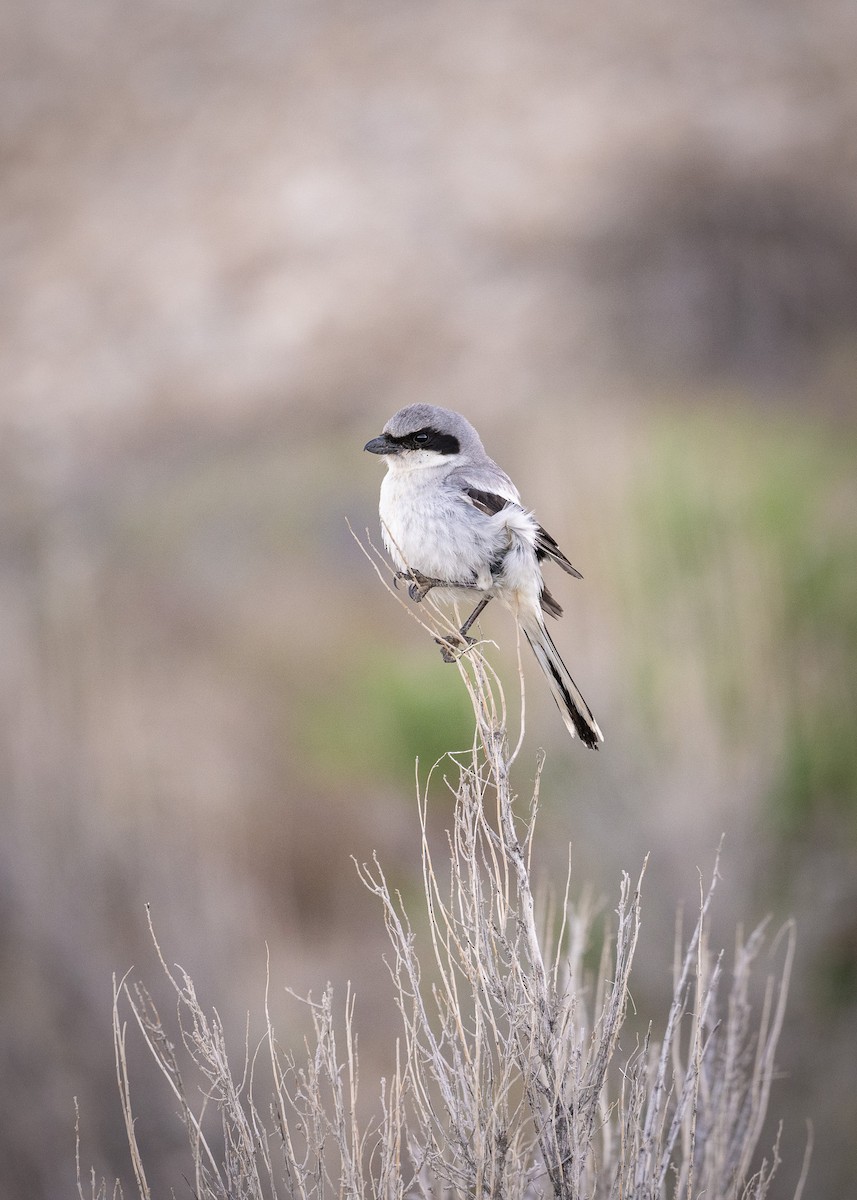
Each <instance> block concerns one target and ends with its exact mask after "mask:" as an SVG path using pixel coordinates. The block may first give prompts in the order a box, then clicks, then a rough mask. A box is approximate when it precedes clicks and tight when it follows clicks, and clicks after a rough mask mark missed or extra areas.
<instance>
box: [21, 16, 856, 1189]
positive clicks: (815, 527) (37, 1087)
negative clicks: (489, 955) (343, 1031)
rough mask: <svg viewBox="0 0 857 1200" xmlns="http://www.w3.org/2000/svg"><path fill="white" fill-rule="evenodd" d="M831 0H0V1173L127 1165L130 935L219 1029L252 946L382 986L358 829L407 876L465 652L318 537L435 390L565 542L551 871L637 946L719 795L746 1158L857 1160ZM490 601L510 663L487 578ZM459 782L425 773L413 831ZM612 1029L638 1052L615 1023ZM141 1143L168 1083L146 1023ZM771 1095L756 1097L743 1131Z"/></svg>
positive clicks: (850, 540) (353, 516)
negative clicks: (785, 1012) (760, 1151)
mask: <svg viewBox="0 0 857 1200" xmlns="http://www.w3.org/2000/svg"><path fill="white" fill-rule="evenodd" d="M855 51H857V8H855V6H854V5H853V4H847V3H841V2H840V0H816V2H815V3H814V4H812V5H811V6H808V5H806V4H799V3H796V2H792V0H778V2H773V0H764V2H762V3H749V2H748V0H744V3H738V2H733V0H725V3H722V4H719V5H716V6H710V5H709V6H704V5H696V6H688V5H687V4H685V3H682V2H681V0H655V2H654V3H650V4H645V5H642V4H638V3H630V2H628V0H606V2H605V3H603V4H600V5H598V6H594V5H578V4H573V3H570V2H569V0H550V2H548V0H526V2H525V0H490V2H489V0H475V2H473V3H469V4H466V5H461V4H456V3H452V2H450V0H438V2H437V3H432V4H426V3H424V2H420V3H417V2H415V0H374V2H372V3H368V2H365V0H350V2H349V3H334V2H332V0H323V2H320V3H309V2H308V0H247V3H242V4H236V3H232V4H229V3H218V2H217V0H209V2H208V3H205V4H203V3H200V2H198V0H178V2H177V0H169V2H167V0H143V2H142V3H137V4H131V3H129V2H126V0H118V2H117V0H110V2H108V0H78V3H76V4H74V5H70V4H67V3H66V2H65V0H61V2H60V0H31V2H30V3H28V4H14V3H12V4H7V5H4V6H3V8H2V10H0V61H2V77H0V144H2V153H3V158H2V162H3V169H2V176H0V262H2V269H1V270H0V308H2V320H0V363H2V409H0V419H1V420H2V441H1V442H0V454H2V473H0V633H2V645H3V653H2V655H0V708H2V722H0V772H2V791H0V795H1V796H2V801H0V802H2V813H3V817H2V829H3V833H2V842H0V905H1V906H2V907H0V1017H1V1018H2V1020H0V1031H2V1032H0V1037H2V1062H3V1080H4V1086H3V1089H2V1096H0V1196H2V1197H3V1198H6V1197H8V1198H9V1200H12V1198H13V1197H21V1196H27V1197H28V1198H29V1200H38V1198H41V1197H50V1198H53V1197H60V1196H67V1195H70V1194H71V1193H72V1191H73V1189H74V1184H73V1180H74V1163H73V1156H74V1105H73V1097H75V1096H77V1097H78V1098H79V1102H80V1110H81V1132H82V1140H83V1148H82V1158H83V1162H84V1167H86V1166H87V1165H88V1164H89V1163H93V1164H95V1167H96V1170H97V1171H98V1172H99V1173H100V1172H106V1173H107V1174H108V1175H109V1176H111V1177H112V1176H113V1175H114V1174H117V1173H118V1174H120V1175H122V1176H123V1177H124V1178H125V1179H126V1180H128V1179H129V1178H130V1168H129V1163H128V1159H127V1151H126V1150H125V1145H124V1134H123V1130H122V1124H121V1118H120V1111H119V1106H118V1100H117V1094H116V1087H115V1079H114V1068H113V1061H112V1044H111V1034H110V1004H111V975H112V973H113V972H118V973H119V974H122V973H124V972H125V971H126V970H128V969H129V968H130V967H132V966H133V968H134V973H135V976H136V977H143V978H145V979H146V980H147V982H150V983H152V982H154V981H156V979H157V967H156V964H155V961H154V955H153V952H152V950H151V948H150V947H149V944H148V938H147V934H146V926H145V907H144V906H145V903H146V902H150V903H151V905H152V911H153V916H154V921H155V924H156V927H157V929H158V932H159V935H160V938H161V941H162V943H163V946H164V951H165V954H166V955H167V957H168V959H169V960H170V961H174V960H178V961H179V962H181V964H182V965H183V966H184V967H186V968H187V969H188V970H189V971H190V972H191V973H192V974H193V976H194V979H195V981H196V984H197V987H198V990H199V993H200V995H201V996H202V997H203V998H204V999H205V1001H206V1002H207V1003H208V1004H211V1005H216V1006H217V1007H218V1009H219V1010H220V1012H221V1014H222V1015H223V1017H224V1020H225V1021H226V1023H227V1027H228V1029H229V1030H230V1031H231V1032H233V1033H234V1048H235V1051H236V1055H237V1057H238V1058H240V1055H241V1048H242V1046H243V1037H244V1020H245V1013H246V1012H247V1011H248V1010H249V1011H250V1012H251V1014H252V1015H251V1034H252V1035H253V1036H255V1034H256V1033H258V1030H259V1026H260V1020H261V1009H262V1002H263V995H264V986H265V946H266V943H267V945H268V946H269V948H270V956H271V990H272V1006H273V1008H274V1013H275V1019H276V1021H277V1024H278V1028H279V1029H280V1031H281V1033H282V1035H283V1038H284V1040H286V1041H288V1039H289V1037H290V1030H291V1029H292V1023H293V1027H294V1036H295V1037H296V1038H297V1036H298V1033H299V1030H300V1029H301V1028H302V1026H301V1020H302V1014H301V1013H300V1011H299V1010H298V1009H296V1006H295V1005H294V1004H293V1003H291V1004H290V1003H289V1002H288V1001H287V999H286V997H285V994H284V989H285V987H286V986H289V987H292V988H294V989H295V990H297V991H298V992H305V991H307V990H308V989H310V988H312V989H314V990H315V991H316V993H318V992H319V991H320V989H321V988H322V987H323V985H324V983H325V982H326V981H327V980H328V979H330V980H332V981H333V982H334V983H335V984H336V986H337V988H338V989H340V994H342V992H343V990H344V987H345V983H346V981H347V980H351V981H353V984H354V986H355V988H356V991H357V995H358V1005H357V1021H358V1028H359V1030H360V1045H361V1052H362V1062H363V1067H362V1081H363V1088H364V1091H365V1093H366V1095H367V1099H371V1094H372V1093H373V1091H374V1080H375V1078H376V1077H377V1075H378V1073H379V1072H382V1071H385V1070H389V1068H390V1062H391V1043H392V1039H393V1036H394V1031H395V1013H394V1010H393V1007H392V1002H391V998H390V986H389V981H388V977H387V974H386V969H385V967H384V965H383V962H382V958H381V955H382V952H383V948H384V946H383V932H382V929H381V918H380V912H379V911H378V910H377V908H376V907H375V905H374V904H373V902H372V900H371V898H370V897H369V896H368V895H366V894H365V893H364V892H363V891H362V890H361V887H360V885H359V883H358V881H357V878H356V875H355V871H354V868H353V864H352V862H351V856H352V855H353V856H355V857H356V858H357V859H358V860H361V861H362V860H364V859H366V858H368V857H369V856H370V855H371V853H372V851H373V850H377V851H378V853H379V856H380V857H381V860H382V861H383V863H384V864H385V866H386V867H387V869H388V871H389V873H390V876H391V878H392V880H393V882H394V883H396V884H397V885H398V886H400V887H401V889H402V891H403V894H404V895H405V897H406V899H408V900H409V901H410V902H411V903H412V904H414V905H417V904H418V840H417V831H416V811H415V801H414V785H413V780H414V768H413V762H414V758H415V757H416V756H419V758H420V761H421V763H422V764H423V765H424V767H427V766H428V765H429V764H430V763H431V762H432V761H433V760H434V758H435V757H436V756H437V755H438V754H440V753H441V752H442V751H444V750H445V749H450V748H460V747H462V746H464V745H466V744H467V743H468V741H469V735H470V725H469V721H468V719H467V710H466V706H465V703H464V700H463V697H462V696H461V694H460V688H459V685H458V679H457V675H456V673H455V672H454V671H452V670H451V669H448V668H445V667H444V665H443V663H442V662H441V660H440V657H439V656H438V654H437V652H436V649H435V647H433V646H432V645H431V644H430V643H429V642H428V641H427V639H426V638H425V636H424V635H423V634H422V633H421V632H420V630H419V629H418V628H417V627H416V626H415V625H413V624H412V623H411V622H410V621H409V620H408V619H407V617H406V616H405V615H404V613H402V611H401V610H400V609H399V608H398V607H397V606H396V605H395V604H394V603H393V601H392V600H391V599H390V598H389V597H388V596H387V595H386V594H385V593H384V592H383V591H382V589H381V587H380V584H379V583H378V581H377V579H376V578H375V576H374V575H373V573H372V571H371V569H370V568H369V566H368V564H367V563H366V560H365V559H364V558H363V556H362V555H361V553H360V551H359V549H358V548H357V547H356V546H355V544H354V542H353V541H352V538H351V536H350V534H349V533H348V529H347V527H346V520H345V519H346V517H348V518H349V519H350V520H351V522H352V524H353V525H354V527H355V528H356V529H358V530H362V529H364V528H365V527H367V526H369V527H371V529H372V531H373V533H374V532H375V529H376V517H375V505H376V499H377V489H378V485H379V482H380V470H379V468H380V464H379V463H378V462H377V461H376V460H374V459H370V457H369V456H368V455H363V454H362V449H361V448H362V446H363V443H364V442H365V441H366V440H367V439H368V438H369V437H371V436H373V435H375V434H376V433H378V432H379V431H380V428H381V426H382V424H383V422H384V421H385V420H386V418H387V417H388V416H389V415H390V414H391V413H392V412H393V411H394V410H395V409H396V408H398V407H400V406H401V405H403V404H405V403H409V402H412V401H416V400H422V401H429V402H434V403H440V404H444V405H448V406H450V407H453V408H458V409H460V410H462V411H464V412H465V413H466V414H467V415H468V416H470V417H471V418H472V419H473V421H474V423H475V424H477V426H478V427H479V429H480V431H481V432H482V434H483V438H484V440H485V442H486V445H487V448H488V450H489V452H490V453H492V454H493V455H494V456H495V457H496V458H498V459H499V460H500V461H501V462H502V464H503V465H504V466H505V467H506V468H507V469H508V470H509V471H510V473H511V474H512V475H513V476H514V477H515V479H516V481H517V482H518V483H519V484H520V486H521V488H522V491H523V492H524V495H525V499H526V500H527V502H528V503H530V504H532V505H533V507H534V508H535V509H536V510H537V512H538V514H539V516H540V517H541V519H542V520H543V521H544V523H545V525H546V526H547V528H548V529H549V530H550V531H551V532H552V533H553V534H554V536H555V537H557V539H558V540H559V542H560V544H561V545H562V546H563V547H564V548H565V549H566V551H567V552H568V554H569V556H570V558H571V559H572V561H573V562H574V563H575V565H576V566H578V567H579V568H580V570H581V571H582V572H583V574H584V576H585V580H584V582H583V583H581V584H577V583H574V582H573V581H570V580H565V579H564V578H558V579H555V580H553V581H552V582H551V587H554V585H556V586H555V587H554V590H555V591H556V593H557V595H558V597H559V598H560V600H561V601H562V603H563V604H564V605H565V606H566V610H567V616H566V619H565V620H564V622H563V623H562V625H561V626H560V627H558V628H557V630H556V637H557V641H558V644H559V645H560V647H561V649H562V652H563V654H564V656H565V657H566V658H567V660H568V662H569V664H570V666H571V668H572V671H573V673H574V675H575V677H576V678H577V679H578V682H579V683H580V685H581V687H582V689H583V692H584V694H585V695H586V697H587V699H588V700H589V701H590V703H591V705H592V707H593V709H594V711H595V713H596V715H597V717H598V719H599V722H600V724H601V726H602V728H603V729H604V731H605V734H606V738H607V742H606V746H605V748H604V750H603V751H602V753H601V754H599V755H597V756H596V755H591V754H588V753H586V752H585V751H583V750H582V748H581V747H580V745H579V743H569V741H568V739H567V737H566V734H565V731H564V729H563V727H562V725H561V723H560V721H559V718H558V716H557V714H556V713H555V711H554V710H553V707H552V704H551V702H550V700H549V699H548V698H547V697H546V695H545V689H542V688H541V686H540V681H539V680H538V678H537V677H536V676H535V675H534V674H533V673H532V672H531V673H530V674H529V676H528V678H529V680H530V683H531V686H530V688H529V692H528V733H527V743H526V749H525V752H524V754H523V755H522V758H521V762H520V781H519V782H520V789H521V791H522V793H523V794H524V796H525V797H526V793H527V789H528V786H529V784H530V781H531V778H532V772H533V766H534V762H535V757H536V753H537V751H538V749H539V747H540V746H543V747H545V749H546V751H547V754H548V760H547V768H546V778H545V781H544V785H543V798H544V800H543V803H544V811H543V816H542V827H541V835H540V844H541V853H542V861H541V862H539V863H538V864H537V866H536V870H537V874H543V876H544V878H545V879H551V880H553V881H554V882H555V883H556V884H557V885H560V884H561V882H562V879H563V873H564V866H565V860H566V849H565V847H566V846H567V844H568V842H569V841H570V842H571V843H572V869H573V879H574V888H575V890H578V889H580V888H582V887H583V886H584V885H586V884H590V885H592V886H593V887H594V888H595V889H596V891H598V892H603V894H604V895H605V896H606V898H607V899H606V907H607V911H609V910H610V909H611V908H612V906H613V904H614V903H615V893H616V887H617V881H618V875H619V872H620V871H621V870H622V869H628V870H630V871H632V872H635V871H636V870H637V869H638V868H639V865H640V863H641V861H642V859H643V856H644V855H645V853H646V852H649V851H650V852H651V855H652V857H651V862H650V867H649V873H648V878H647V884H646V891H645V895H644V935H643V941H642V943H641V947H640V951H639V953H638V960H637V969H636V975H635V980H636V982H635V983H634V985H633V990H634V996H635V1000H636V1003H637V1007H638V1010H639V1012H640V1014H641V1017H642V1018H643V1019H648V1018H649V1017H652V1018H654V1019H655V1020H656V1021H657V1020H658V1019H661V1014H662V1013H663V1011H664V1006H665V1000H664V997H665V995H667V994H668V993H669V991H670V981H669V965H670V959H671V952H672V939H673V925H674V914H675V910H676V906H677V905H678V904H680V903H683V902H689V903H690V904H692V903H693V900H694V896H695V895H696V892H697V888H698V874H697V872H698V870H702V871H703V872H705V873H707V872H708V871H710V868H711V865H712V862H713V857H714V852H715V849H716V846H717V843H718V840H719V837H720V835H721V833H724V834H725V848H724V855H723V862H722V874H723V877H724V883H723V885H722V887H721V890H720V893H719V899H718V905H717V913H716V921H715V924H716V930H717V936H719V937H720V938H721V939H722V940H723V943H724V944H725V945H726V946H727V947H729V946H730V945H731V941H732V938H733V931H734V927H735V924H736V923H737V922H739V921H740V922H743V923H744V924H745V926H749V925H752V924H755V923H756V922H757V921H758V920H760V919H761V918H762V917H764V916H765V914H766V913H768V912H771V913H773V914H774V927H776V925H777V924H778V923H780V922H781V921H782V920H784V919H785V918H786V917H787V916H788V915H790V914H794V915H795V917H796V919H797V922H798V936H799V958H798V965H797V973H796V978H795V981H794V986H793V991H792V998H791V1003H790V1008H789V1017H788V1024H787V1028H786V1030H785V1034H784V1038H783V1043H782V1048H781V1055H780V1057H781V1064H782V1078H781V1080H780V1082H779V1084H778V1086H777V1088H776V1090H775V1093H774V1095H773V1097H772V1102H771V1111H772V1115H773V1116H774V1117H775V1118H778V1117H780V1116H782V1117H783V1119H784V1121H785V1125H784V1132H783V1137H782V1144H781V1152H782V1156H783V1159H784V1163H783V1167H782V1170H781V1173H780V1177H779V1189H778V1191H777V1196H789V1195H791V1194H792V1190H793V1187H794V1183H795V1181H796V1178H797V1172H798V1168H799V1162H800V1158H801V1155H802V1153H803V1147H804V1141H805V1124H804V1123H805V1119H806V1118H807V1117H809V1118H811V1120H812V1121H813V1123H814V1127H815V1140H816V1152H815V1157H814V1165H813V1172H812V1175H811V1179H810V1184H809V1186H808V1190H807V1195H808V1196H811V1197H829V1196H843V1195H846V1194H847V1193H848V1192H849V1190H850V1185H851V1181H852V1180H853V1178H854V1174H855V1170H857V1161H855V1154H857V1152H856V1151H855V1139H854V1130H855V1128H857V1104H855V1086H854V1084H855V1063H857V1024H855V1017H857V735H855V719H857V699H855V688H857V685H855V678H857V569H856V568H857V470H855V468H857V402H855V394H856V393H857V135H855V130H857V71H855V69H854V64H855ZM483 630H484V632H485V633H486V635H487V636H490V637H494V638H496V639H497V640H498V642H499V643H500V646H501V648H500V649H499V650H498V651H497V652H495V653H494V659H495V661H496V662H497V665H498V667H499V668H500V669H501V671H502V672H503V674H504V675H505V677H506V678H507V679H508V680H509V681H510V683H511V684H512V685H513V686H512V688H511V690H512V691H513V690H514V679H515V674H514V656H513V645H514V639H513V634H512V628H511V624H510V621H509V620H508V619H507V618H505V617H504V615H503V613H502V612H496V613H494V612H490V613H489V614H487V615H486V619H485V622H484V624H483ZM448 815H449V802H448V799H447V797H446V794H445V793H444V791H443V789H442V788H438V790H437V792H436V794H435V798H434V799H433V800H432V822H433V829H434V830H435V832H436V833H437V835H438V837H441V836H442V830H443V827H444V823H445V822H446V820H447V818H448ZM626 1049H630V1047H626ZM132 1067H133V1070H134V1075H133V1077H132V1088H133V1089H134V1098H135V1102H136V1105H137V1110H138V1115H139V1125H138V1133H139V1137H140V1139H141V1144H142V1145H143V1147H144V1151H145V1152H146V1154H147V1155H148V1167H149V1173H150V1182H151V1183H152V1185H153V1186H154V1187H156V1188H159V1189H161V1190H162V1194H166V1192H167V1189H168V1187H169V1186H172V1187H174V1188H175V1189H176V1194H178V1195H181V1194H184V1192H183V1190H182V1189H183V1188H185V1184H184V1183H183V1182H182V1172H183V1171H186V1169H187V1163H186V1160H185V1158H184V1157H183V1154H182V1153H181V1150H180V1147H181V1145H182V1143H183V1134H182V1130H181V1127H180V1123H179V1120H178V1119H177V1117H176V1116H175V1114H174V1111H173V1110H174V1104H173V1102H172V1100H171V1099H170V1097H169V1095H168V1094H167V1090H166V1088H165V1087H164V1086H162V1085H161V1084H159V1082H158V1081H157V1080H156V1079H155V1078H154V1077H153V1076H152V1075H151V1072H150V1071H149V1069H148V1067H147V1065H146V1063H145V1061H144V1059H143V1057H142V1055H138V1054H136V1053H135V1054H134V1061H133V1063H132ZM775 1129H776V1121H775V1120H774V1121H772V1122H771V1128H770V1136H769V1139H768V1140H769V1141H770V1140H771V1139H772V1138H773V1136H774V1132H775Z"/></svg>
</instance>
